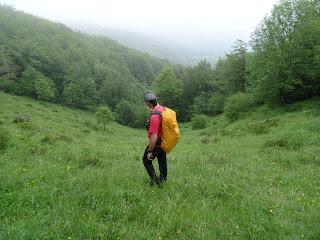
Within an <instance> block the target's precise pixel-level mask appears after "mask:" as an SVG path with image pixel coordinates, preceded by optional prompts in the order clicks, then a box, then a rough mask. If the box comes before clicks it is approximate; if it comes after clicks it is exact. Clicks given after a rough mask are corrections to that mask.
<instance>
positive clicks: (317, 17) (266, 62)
mask: <svg viewBox="0 0 320 240" xmlns="http://www.w3.org/2000/svg"><path fill="white" fill-rule="evenodd" d="M318 5H319V3H317V1H315V0H314V1H309V0H291V1H281V2H280V4H278V5H276V6H275V7H274V9H273V10H272V13H271V15H270V16H269V17H266V18H265V19H264V21H263V22H262V24H261V25H260V26H259V28H258V29H257V30H256V32H255V33H254V34H253V39H252V43H251V45H252V48H253V50H254V52H253V54H252V56H251V57H250V61H249V62H248V67H249V72H250V74H249V76H250V85H251V88H252V90H253V92H256V93H257V97H258V99H259V100H263V101H268V102H276V103H288V102H292V101H296V100H299V99H305V98H310V97H312V96H314V95H317V94H319V92H320V80H319V79H320V72H319V64H318V63H317V57H316V56H317V55H318V54H319V50H318V49H319V46H320V14H319V12H318V10H317V9H318V8H317V6H318Z"/></svg>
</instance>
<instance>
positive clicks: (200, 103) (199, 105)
mask: <svg viewBox="0 0 320 240" xmlns="http://www.w3.org/2000/svg"><path fill="white" fill-rule="evenodd" d="M224 98H225V97H224V96H223V95H221V94H220V93H211V92H202V93H201V94H200V95H199V96H197V97H196V98H194V103H193V104H192V112H193V114H205V115H208V116H215V115H218V114H220V113H222V112H223V106H224Z"/></svg>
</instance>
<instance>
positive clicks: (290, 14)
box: [154, 0, 320, 120]
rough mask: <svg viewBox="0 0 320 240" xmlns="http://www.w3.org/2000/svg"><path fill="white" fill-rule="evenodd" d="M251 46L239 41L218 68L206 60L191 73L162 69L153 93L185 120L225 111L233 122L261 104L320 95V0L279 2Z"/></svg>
mask: <svg viewBox="0 0 320 240" xmlns="http://www.w3.org/2000/svg"><path fill="white" fill-rule="evenodd" d="M249 44H250V47H249V46H248V43H245V42H243V41H241V40H237V41H236V42H235V44H234V46H233V48H232V51H231V52H230V53H228V54H227V55H226V56H225V57H223V58H221V59H220V60H219V61H218V63H217V64H216V66H215V67H214V68H212V67H211V66H210V64H208V63H207V62H206V61H202V62H200V63H199V64H198V66H196V67H193V68H185V69H179V70H177V69H174V70H173V71H170V70H168V69H164V70H163V72H162V73H161V74H160V75H159V76H158V77H157V78H156V80H155V82H154V89H155V91H156V93H158V95H159V98H160V99H162V100H164V101H163V102H164V104H171V105H172V106H173V107H175V108H176V109H178V112H179V116H180V117H181V118H182V119H185V120H189V119H190V118H192V117H198V116H197V115H199V114H204V115H209V116H215V115H217V114H220V113H222V112H225V113H226V115H227V116H228V117H229V118H230V120H235V119H237V118H239V117H240V115H241V114H243V113H244V112H246V111H248V110H250V109H252V108H254V107H256V106H257V105H261V104H264V103H268V104H276V105H279V104H289V103H293V102H296V101H300V100H305V99H310V98H312V97H314V96H319V95H320V2H319V1H317V0H312V1H309V0H291V1H280V2H279V4H278V5H276V6H274V8H273V10H272V12H271V13H270V14H269V15H268V16H266V17H265V19H263V21H262V22H261V23H260V25H258V26H257V28H256V31H255V32H254V33H253V34H252V40H251V41H250V43H249ZM248 49H250V50H248ZM168 76H170V77H168ZM170 79H171V80H170ZM178 79H181V82H180V83H178V82H179V81H178ZM167 86H173V88H170V89H169V88H168V87H167ZM202 117H205V116H202Z"/></svg>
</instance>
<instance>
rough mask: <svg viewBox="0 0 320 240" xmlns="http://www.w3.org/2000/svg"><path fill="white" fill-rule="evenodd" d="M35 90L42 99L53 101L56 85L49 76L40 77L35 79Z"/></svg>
mask: <svg viewBox="0 0 320 240" xmlns="http://www.w3.org/2000/svg"><path fill="white" fill-rule="evenodd" d="M35 91H36V95H37V98H38V99H40V100H45V101H51V100H53V99H54V93H55V87H54V83H53V81H52V80H51V79H49V78H45V77H43V78H38V79H36V81H35Z"/></svg>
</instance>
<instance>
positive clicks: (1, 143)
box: [0, 127, 10, 150]
mask: <svg viewBox="0 0 320 240" xmlns="http://www.w3.org/2000/svg"><path fill="white" fill-rule="evenodd" d="M9 140H10V134H9V132H8V131H6V130H5V129H3V127H0V150H5V149H6V148H7V146H8V143H9Z"/></svg>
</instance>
